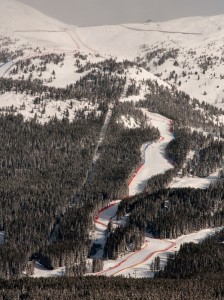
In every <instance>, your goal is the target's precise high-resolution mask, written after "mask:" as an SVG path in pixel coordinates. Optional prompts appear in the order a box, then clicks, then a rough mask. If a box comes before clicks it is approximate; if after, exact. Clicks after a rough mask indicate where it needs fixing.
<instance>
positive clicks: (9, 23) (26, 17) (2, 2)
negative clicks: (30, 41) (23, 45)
mask: <svg viewBox="0 0 224 300" xmlns="http://www.w3.org/2000/svg"><path fill="white" fill-rule="evenodd" d="M0 11H1V12H2V13H1V20H0V25H1V30H2V29H6V30H11V31H14V30H22V29H23V30H25V29H26V30H30V31H31V30H33V29H39V30H41V29H42V30H45V29H46V28H48V29H49V30H59V29H62V28H63V27H64V24H63V23H61V22H59V21H57V20H55V19H53V18H51V17H48V16H45V15H44V14H42V13H41V12H39V11H37V10H35V9H33V8H31V7H29V6H26V5H24V4H22V3H20V2H17V1H14V0H0ZM9 16H10V17H9Z"/></svg>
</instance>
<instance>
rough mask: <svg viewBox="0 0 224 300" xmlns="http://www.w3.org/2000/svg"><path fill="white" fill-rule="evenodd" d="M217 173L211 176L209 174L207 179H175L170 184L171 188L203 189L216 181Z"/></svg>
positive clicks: (185, 177)
mask: <svg viewBox="0 0 224 300" xmlns="http://www.w3.org/2000/svg"><path fill="white" fill-rule="evenodd" d="M218 173H219V172H218V171H216V172H215V173H213V174H210V175H209V176H208V177H204V178H199V177H187V176H184V177H175V178H174V179H173V181H172V182H171V184H170V186H169V187H171V188H184V187H191V188H198V189H205V188H208V187H209V186H210V184H211V183H212V182H214V181H216V180H217V179H218V178H219V176H218Z"/></svg>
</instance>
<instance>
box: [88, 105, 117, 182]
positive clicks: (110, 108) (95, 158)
mask: <svg viewBox="0 0 224 300" xmlns="http://www.w3.org/2000/svg"><path fill="white" fill-rule="evenodd" d="M113 108H114V104H113V103H110V104H109V105H108V111H107V114H106V117H105V121H104V124H103V127H102V128H101V132H100V136H99V140H98V143H97V145H96V148H95V152H94V155H93V161H92V166H91V168H90V169H89V171H88V174H87V178H86V180H85V182H84V184H85V183H86V182H87V181H89V182H90V181H91V179H92V176H93V173H94V167H95V165H96V163H97V161H98V159H99V157H100V148H101V146H102V144H103V142H104V140H105V138H106V133H107V129H108V126H109V124H110V120H111V117H112V113H113Z"/></svg>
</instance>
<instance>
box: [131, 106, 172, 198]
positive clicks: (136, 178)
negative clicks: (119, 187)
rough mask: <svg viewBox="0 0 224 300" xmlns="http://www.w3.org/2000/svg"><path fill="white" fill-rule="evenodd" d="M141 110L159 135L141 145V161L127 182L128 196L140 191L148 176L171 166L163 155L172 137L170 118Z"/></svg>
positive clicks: (162, 171)
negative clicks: (154, 140) (156, 139)
mask: <svg viewBox="0 0 224 300" xmlns="http://www.w3.org/2000/svg"><path fill="white" fill-rule="evenodd" d="M143 112H144V114H145V115H146V117H147V119H148V122H150V124H151V125H152V126H154V127H157V128H158V129H159V131H160V134H161V137H160V139H159V141H156V142H154V143H151V144H145V145H144V146H143V161H142V164H141V165H140V167H139V168H138V170H137V171H136V172H135V173H134V175H133V177H132V179H131V181H130V182H129V185H128V186H129V196H134V195H136V194H140V193H142V192H143V191H144V189H145V186H146V184H147V182H148V180H149V178H151V177H153V176H155V175H158V174H161V173H164V172H165V171H167V170H168V169H171V168H173V166H172V165H171V164H170V163H169V162H168V160H167V159H166V158H165V155H164V153H165V148H166V146H167V144H168V143H169V142H170V141H171V140H172V139H173V134H172V132H171V131H170V126H171V120H169V119H167V118H165V117H163V116H161V115H159V114H155V113H151V112H149V111H147V110H146V109H143Z"/></svg>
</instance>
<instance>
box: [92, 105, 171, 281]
mask: <svg viewBox="0 0 224 300" xmlns="http://www.w3.org/2000/svg"><path fill="white" fill-rule="evenodd" d="M143 112H144V113H145V115H146V117H147V119H148V122H149V123H150V124H151V125H153V126H155V127H158V129H159V131H160V133H161V137H160V139H159V140H158V141H157V142H154V143H151V144H149V143H148V144H145V145H143V148H142V155H143V160H144V161H143V162H142V164H141V165H140V166H139V168H138V170H137V171H136V172H135V173H134V175H133V177H132V179H131V180H130V182H129V193H130V195H136V194H138V193H141V192H143V190H144V188H145V185H146V183H147V181H148V179H149V178H150V177H152V176H154V175H156V174H159V173H163V172H165V171H166V170H167V169H170V168H172V167H173V166H172V165H171V164H170V163H169V162H168V161H167V160H166V158H165V147H166V145H167V144H168V143H169V141H171V140H172V139H173V134H172V132H171V124H172V121H171V120H169V119H167V118H165V117H163V116H161V115H159V114H155V113H151V112H149V111H147V110H145V109H144V110H143ZM119 202H120V201H114V202H112V203H111V204H110V205H109V206H107V207H104V208H102V209H101V210H100V211H99V212H98V214H97V216H96V218H95V225H96V230H95V233H94V238H95V241H94V242H95V243H99V244H101V245H102V249H101V250H100V251H98V252H97V254H96V255H95V256H94V258H98V259H99V258H102V257H103V248H104V245H105V242H106V237H105V230H106V227H107V225H108V223H109V222H110V221H112V222H113V221H114V220H113V218H114V217H115V215H116V212H117V207H118V204H119ZM113 223H115V222H113ZM115 224H116V223H115ZM174 246H175V243H173V242H170V241H166V240H159V239H153V238H146V240H145V244H144V245H143V247H142V248H141V249H139V250H138V251H136V252H132V253H130V254H127V255H125V256H124V257H123V258H122V257H120V258H118V259H117V260H116V261H112V260H110V261H105V269H104V270H103V271H101V272H98V273H96V274H95V275H107V276H114V275H119V274H120V273H122V272H124V271H127V270H130V269H132V268H135V267H137V266H139V265H142V264H144V263H147V262H148V261H149V260H150V259H152V258H153V257H154V256H155V255H156V254H158V253H162V252H166V251H168V250H169V249H171V248H173V247H174Z"/></svg>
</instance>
